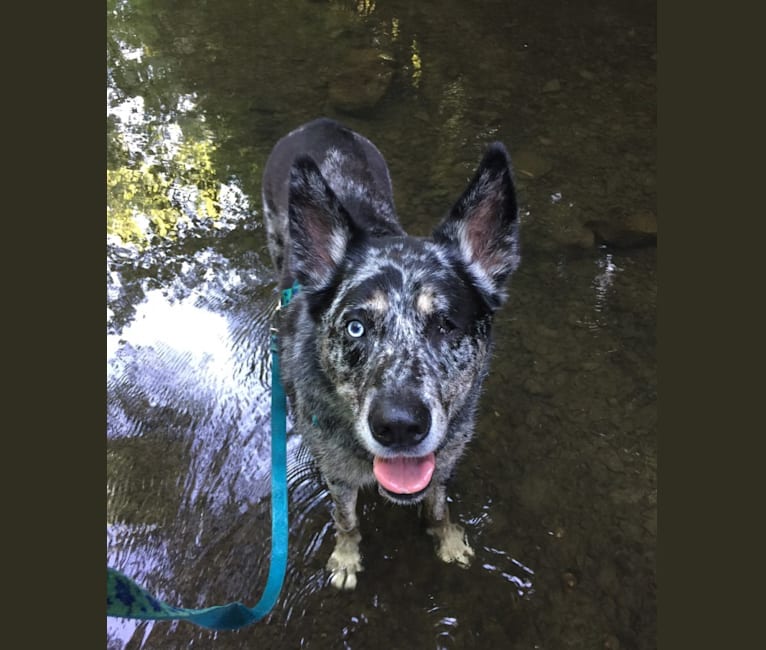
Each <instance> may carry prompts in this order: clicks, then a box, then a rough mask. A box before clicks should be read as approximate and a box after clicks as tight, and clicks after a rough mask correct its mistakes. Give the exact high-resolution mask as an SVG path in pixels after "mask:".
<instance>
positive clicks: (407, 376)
mask: <svg viewBox="0 0 766 650" xmlns="http://www.w3.org/2000/svg"><path fill="white" fill-rule="evenodd" d="M289 215H290V224H289V227H290V248H289V257H290V261H289V270H290V273H291V274H292V276H293V277H295V278H296V279H297V281H298V282H299V283H300V284H301V285H302V286H303V288H304V292H305V295H306V300H307V304H308V311H309V313H310V315H311V318H312V319H313V320H314V323H315V332H316V355H317V358H318V360H319V364H320V365H321V368H322V370H323V372H324V373H325V375H326V377H327V379H328V380H329V384H331V385H332V386H333V390H334V391H335V395H333V396H332V399H333V401H334V402H335V403H336V404H338V405H339V408H340V409H342V410H343V411H344V415H345V417H344V419H346V420H348V421H352V422H353V423H354V424H353V436H354V440H353V442H352V443H351V444H353V445H354V446H356V447H358V448H359V449H358V451H359V452H360V453H361V454H366V455H368V456H369V457H370V459H371V463H372V469H373V472H374V475H375V478H376V479H377V481H378V484H379V486H380V488H381V492H382V493H383V494H385V495H386V496H388V497H389V498H390V499H392V500H394V501H396V502H400V503H403V502H410V503H411V502H414V501H418V500H419V499H420V498H422V496H423V495H424V492H425V490H426V488H427V487H428V485H429V483H430V481H431V479H432V476H433V474H434V472H435V471H439V463H440V458H441V457H442V456H443V457H444V459H445V460H444V462H445V464H448V465H449V469H451V466H452V465H453V464H454V462H455V460H456V459H457V456H458V455H459V453H460V451H461V450H462V447H463V446H464V444H465V442H466V441H467V440H468V438H469V437H470V435H471V432H472V426H473V415H474V408H475V405H476V400H477V398H478V392H479V389H480V385H481V381H482V379H483V377H484V375H485V374H486V371H487V364H488V359H489V352H490V325H491V319H492V315H493V313H494V311H495V310H496V309H497V308H498V307H499V306H500V305H501V304H502V302H503V300H504V299H505V290H504V285H505V282H506V280H507V278H508V277H509V276H510V274H511V273H512V272H513V271H514V270H515V268H516V267H517V265H518V263H519V251H518V249H519V241H518V240H519V235H518V208H517V203H516V194H515V189H514V185H513V180H512V176H511V169H510V163H509V159H508V155H507V153H506V150H505V148H504V147H503V145H502V144H499V143H495V144H493V145H491V146H490V147H489V148H488V150H487V152H486V154H485V156H484V158H483V159H482V161H481V163H480V164H479V167H478V169H477V171H476V174H475V176H474V178H473V180H472V181H471V182H470V183H469V185H468V187H467V189H466V190H465V192H464V193H463V195H462V196H461V197H460V198H459V199H458V201H457V202H456V203H455V205H454V206H453V208H452V209H451V210H450V212H449V213H448V215H447V216H446V217H445V218H444V220H443V221H442V223H441V224H440V225H439V226H438V227H437V228H436V230H435V231H434V233H433V235H432V237H431V238H428V239H420V238H414V237H409V236H406V235H401V234H396V233H390V234H387V233H385V232H383V233H381V232H378V233H375V234H374V236H371V235H370V233H369V232H368V231H366V230H364V229H362V228H361V227H359V225H358V224H357V222H356V221H355V219H354V218H353V217H352V216H351V215H350V214H349V213H348V212H347V211H346V209H345V208H344V206H343V205H342V204H341V202H340V201H339V200H338V199H337V197H336V195H335V194H334V192H333V191H332V189H331V188H330V186H329V185H328V184H327V182H326V181H325V179H324V178H323V177H322V174H321V172H320V171H319V169H318V167H317V165H316V164H315V163H314V162H313V161H312V160H311V159H310V158H307V157H304V158H299V159H298V160H297V161H296V162H295V164H294V165H293V167H292V170H291V175H290V189H289ZM440 454H442V456H440Z"/></svg>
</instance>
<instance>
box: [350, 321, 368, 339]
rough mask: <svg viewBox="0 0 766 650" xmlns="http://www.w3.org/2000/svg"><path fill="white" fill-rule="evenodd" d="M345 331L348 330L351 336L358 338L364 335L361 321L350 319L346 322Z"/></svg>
mask: <svg viewBox="0 0 766 650" xmlns="http://www.w3.org/2000/svg"><path fill="white" fill-rule="evenodd" d="M346 332H348V335H349V336H350V337H351V338H354V339H358V338H360V337H361V336H364V325H362V322H361V321H358V320H350V321H348V323H346Z"/></svg>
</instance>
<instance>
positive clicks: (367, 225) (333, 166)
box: [262, 118, 404, 282]
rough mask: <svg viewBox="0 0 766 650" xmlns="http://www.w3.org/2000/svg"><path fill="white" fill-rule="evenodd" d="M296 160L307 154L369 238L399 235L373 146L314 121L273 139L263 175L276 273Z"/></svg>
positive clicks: (385, 171) (383, 165) (387, 186)
mask: <svg viewBox="0 0 766 650" xmlns="http://www.w3.org/2000/svg"><path fill="white" fill-rule="evenodd" d="M301 156H308V157H309V158H311V159H312V160H313V161H314V162H315V163H316V164H317V165H318V166H319V169H320V171H321V172H322V176H323V177H324V178H325V180H326V181H327V184H328V185H329V186H330V187H331V188H332V190H333V192H334V193H335V195H336V197H337V198H338V200H339V201H340V202H341V203H342V204H343V206H344V207H345V208H346V210H347V211H348V213H349V215H350V216H351V217H352V219H354V221H355V222H356V224H357V225H358V226H359V227H360V228H362V229H365V230H367V231H368V232H370V233H372V234H375V235H389V234H397V235H401V234H404V233H403V231H402V229H401V227H400V226H399V224H398V221H397V217H396V210H395V208H394V196H393V189H392V187H391V177H390V175H389V172H388V166H387V165H386V161H385V160H384V158H383V156H382V155H381V153H380V151H378V148H377V147H376V146H375V145H374V144H373V143H372V142H370V141H369V140H368V139H367V138H365V137H364V136H362V135H359V134H358V133H355V132H354V131H351V130H350V129H347V128H346V127H344V126H342V125H341V124H338V123H337V122H335V121H333V120H330V119H328V118H319V119H316V120H314V121H312V122H309V123H307V124H304V125H303V126H301V127H298V128H297V129H295V130H294V131H291V132H290V133H288V134H287V135H286V136H285V137H283V138H282V139H281V140H279V142H277V144H276V145H275V146H274V149H273V150H272V152H271V154H270V155H269V158H268V160H267V161H266V167H265V170H264V173H263V188H262V198H263V209H264V218H265V223H266V232H267V234H268V246H269V252H270V253H271V259H272V262H273V263H274V266H275V268H276V269H277V271H278V272H279V273H280V275H281V274H282V273H283V271H284V266H285V244H286V242H287V240H288V237H289V226H288V223H289V222H288V212H289V208H288V200H289V188H290V169H291V167H292V165H293V163H294V162H295V160H296V159H297V158H300V157H301ZM285 281H290V282H291V280H289V279H285Z"/></svg>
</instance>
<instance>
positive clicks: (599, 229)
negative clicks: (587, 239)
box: [585, 212, 657, 248]
mask: <svg viewBox="0 0 766 650" xmlns="http://www.w3.org/2000/svg"><path fill="white" fill-rule="evenodd" d="M585 225H586V226H588V227H589V228H590V229H591V230H592V231H593V233H594V235H595V236H596V239H598V240H599V241H600V242H603V243H605V244H610V245H612V246H618V247H620V248H630V247H634V246H647V245H652V244H656V243H657V217H656V215H654V214H653V213H651V212H638V213H634V214H629V215H626V216H618V217H615V218H613V219H609V220H606V219H605V220H593V221H589V222H587V223H586V224H585Z"/></svg>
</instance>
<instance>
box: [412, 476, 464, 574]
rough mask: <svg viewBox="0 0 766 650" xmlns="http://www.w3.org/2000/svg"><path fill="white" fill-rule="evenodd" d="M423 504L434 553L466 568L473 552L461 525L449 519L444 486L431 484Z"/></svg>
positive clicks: (448, 561)
mask: <svg viewBox="0 0 766 650" xmlns="http://www.w3.org/2000/svg"><path fill="white" fill-rule="evenodd" d="M424 505H425V520H426V524H427V526H428V527H427V528H426V532H427V533H428V534H429V535H431V536H432V537H433V538H434V541H435V542H436V555H437V556H438V557H439V559H440V560H442V561H443V562H447V563H450V562H457V564H458V565H459V566H461V567H464V568H468V567H469V566H470V564H471V560H472V559H473V557H474V552H473V549H472V548H471V547H470V545H469V544H468V539H467V538H466V534H465V531H464V530H463V527H462V526H461V525H460V524H453V523H452V522H451V521H450V518H449V506H448V505H447V489H446V487H445V486H444V485H435V486H433V488H432V489H431V490H430V491H429V492H428V494H426V497H425V504H424Z"/></svg>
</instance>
